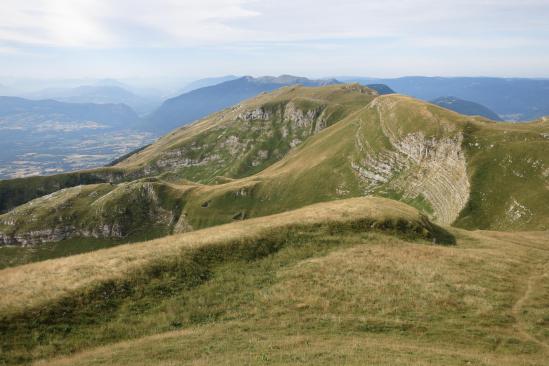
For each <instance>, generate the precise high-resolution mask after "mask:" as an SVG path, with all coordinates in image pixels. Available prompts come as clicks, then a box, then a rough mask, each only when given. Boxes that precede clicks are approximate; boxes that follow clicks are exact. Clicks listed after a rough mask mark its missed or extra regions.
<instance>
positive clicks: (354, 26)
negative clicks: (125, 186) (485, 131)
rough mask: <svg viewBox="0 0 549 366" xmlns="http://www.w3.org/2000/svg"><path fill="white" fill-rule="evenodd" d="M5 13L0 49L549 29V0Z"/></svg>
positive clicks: (127, 2) (124, 4)
mask: <svg viewBox="0 0 549 366" xmlns="http://www.w3.org/2000/svg"><path fill="white" fill-rule="evenodd" d="M1 6H2V11H1V13H0V43H1V42H3V43H11V44H31V45H47V46H58V47H118V46H128V47H135V46H142V47H148V46H164V47H179V46H188V45H201V44H206V45H208V44H222V43H231V42H296V41H307V40H318V39H353V38H376V37H377V38H383V37H393V38H400V39H402V40H406V39H408V38H410V39H417V38H421V37H425V38H426V39H429V38H431V39H435V38H436V39H438V40H441V41H442V42H444V39H447V40H448V41H449V42H450V43H451V42H452V40H454V41H456V40H458V39H459V40H460V41H461V42H465V41H467V40H468V39H471V40H473V39H476V40H477V43H478V39H479V38H482V37H483V33H486V32H499V33H501V35H500V36H501V37H505V34H503V33H505V32H510V33H515V34H514V38H515V39H516V38H520V37H518V34H520V33H524V32H526V31H529V32H536V31H537V32H545V33H547V32H549V22H547V17H548V16H549V2H548V1H547V0H522V1H520V2H518V1H516V0H461V1H460V0H388V1H378V0H375V1H372V0H340V1H333V0H330V1H328V0H278V1H271V0H155V1H153V0H24V1H22V0H2V5H1ZM489 38H490V37H488V38H487V42H489V41H491V39H489ZM427 43H428V42H427V41H426V42H424V44H427ZM435 43H436V42H435ZM435 43H431V44H435Z"/></svg>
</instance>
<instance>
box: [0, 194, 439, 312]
mask: <svg viewBox="0 0 549 366" xmlns="http://www.w3.org/2000/svg"><path fill="white" fill-rule="evenodd" d="M357 220H371V221H372V222H385V221H397V220H403V221H406V222H409V223H412V224H414V225H416V226H417V227H425V225H426V224H428V222H427V220H426V219H425V218H424V217H423V216H422V215H421V214H420V213H419V212H418V211H417V210H415V209H413V208H411V207H409V206H407V205H405V204H403V203H400V202H397V201H392V200H387V199H382V198H374V197H367V198H355V199H348V200H341V201H333V202H328V203H321V204H316V205H312V206H308V207H305V208H303V209H299V210H295V211H291V212H287V213H282V214H278V215H273V216H269V217H263V218H257V219H252V220H247V221H243V222H236V223H232V224H227V225H222V226H217V227H213V228H209V229H204V230H199V231H194V232H190V233H185V234H180V235H174V236H168V237H165V238H162V239H157V240H153V241H150V242H145V243H139V244H128V245H122V246H118V247H115V248H112V249H104V250H99V251H96V252H91V253H87V254H81V255H76V256H71V257H67V258H61V259H55V260H48V261H44V262H38V263H33V264H28V265H24V266H20V267H15V268H8V269H4V270H2V271H0V314H8V313H13V312H21V311H24V310H25V309H29V308H33V307H37V306H40V305H41V304H45V303H50V302H53V301H56V300H58V299H60V298H62V297H64V296H67V295H70V294H71V293H72V292H74V291H77V290H82V289H84V288H86V287H90V286H92V285H93V284H96V283H100V282H104V281H108V280H116V279H120V278H123V277H125V276H128V275H130V274H131V273H132V271H136V270H140V269H142V268H146V267H147V266H148V265H150V264H153V263H155V261H158V260H164V259H169V258H170V257H174V256H177V255H180V254H181V253H182V251H185V250H193V249H197V248H203V247H205V246H216V245H224V244H227V245H228V244H230V243H232V242H235V241H246V240H253V239H254V238H260V237H262V236H265V235H269V233H272V232H276V231H279V230H283V229H285V228H289V227H291V226H295V225H305V226H309V225H318V224H322V223H328V222H329V223H345V222H353V221H357ZM425 228H426V227H425Z"/></svg>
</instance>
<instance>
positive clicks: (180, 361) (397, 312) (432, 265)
mask: <svg viewBox="0 0 549 366" xmlns="http://www.w3.org/2000/svg"><path fill="white" fill-rule="evenodd" d="M452 230H453V233H454V234H455V235H456V236H457V237H458V238H459V240H458V244H457V246H444V247H440V246H427V245H425V244H418V243H411V242H407V241H405V240H402V239H398V238H396V237H392V236H387V235H382V234H370V235H367V236H356V237H354V239H353V238H350V239H348V240H351V241H352V240H355V241H356V243H355V245H351V246H350V247H345V248H342V249H339V250H336V251H332V252H330V253H329V254H328V255H326V256H323V257H317V258H312V259H306V260H303V261H300V262H298V263H296V264H294V265H292V266H290V267H284V268H281V269H280V270H279V271H278V273H277V281H276V282H275V283H274V284H273V285H272V286H270V287H268V288H266V289H262V290H259V289H258V290H256V297H255V301H254V302H253V303H251V304H244V305H243V309H240V311H243V312H244V314H245V315H244V316H241V317H235V318H236V320H231V321H227V322H217V323H213V324H210V325H204V326H194V327H191V328H189V329H185V330H182V331H176V332H166V333H163V334H158V335H154V336H149V337H143V338H140V339H137V340H133V341H126V342H120V343H117V344H114V345H109V346H105V347H98V348H96V349H93V350H89V351H85V352H82V353H78V354H76V355H73V356H70V357H66V358H59V359H55V360H53V361H50V362H42V363H38V364H40V365H44V364H45V365H71V366H72V365H98V364H101V365H127V364H131V365H162V366H166V365H212V364H215V365H258V364H269V365H288V364H307V365H335V364H338V365H339V364H345V365H399V364H405V365H490V366H514V365H532V366H533V365H538V366H541V365H545V364H546V360H547V357H548V356H549V350H547V349H546V348H545V347H544V345H546V344H547V340H544V339H542V337H541V336H540V335H539V334H536V333H535V329H533V328H532V325H533V323H532V321H533V320H535V319H528V317H526V318H522V317H521V316H522V315H523V314H529V313H530V312H531V310H532V306H534V305H535V304H536V303H537V305H538V307H541V306H542V305H545V306H546V305H547V296H548V295H549V291H548V289H547V288H544V286H545V285H544V284H543V283H540V282H539V281H538V279H541V278H543V273H544V272H543V271H544V270H547V268H546V267H544V264H546V263H547V260H548V259H549V254H547V251H548V250H549V235H548V233H545V232H530V233H517V234H511V233H505V234H500V233H495V232H486V233H485V232H480V231H478V232H466V231H462V230H457V229H452ZM342 240H347V239H343V238H342ZM540 275H541V276H542V277H541V278H538V277H539V276H540ZM545 276H546V275H545ZM532 278H534V279H536V280H535V281H534V282H532V284H531V285H528V283H529V282H530V280H531V279H532ZM530 286H531V288H530ZM527 288H530V290H528V289H527ZM531 330H534V332H533V333H530V331H531Z"/></svg>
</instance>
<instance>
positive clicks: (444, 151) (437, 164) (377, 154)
mask: <svg viewBox="0 0 549 366" xmlns="http://www.w3.org/2000/svg"><path fill="white" fill-rule="evenodd" d="M380 116H381V114H380ZM380 123H381V126H380V127H381V130H382V131H383V135H384V136H385V137H386V138H387V139H388V141H389V143H390V148H387V149H383V150H381V151H374V150H373V149H372V148H371V147H370V146H369V144H368V142H367V139H366V138H364V137H363V136H361V135H360V133H359V134H357V138H356V140H355V141H356V142H355V143H356V146H357V150H358V151H360V157H359V159H356V160H355V161H353V162H352V167H353V169H354V171H355V172H356V174H357V175H358V176H359V177H360V179H361V180H362V181H363V183H364V186H365V194H371V193H374V192H377V193H381V194H383V192H384V191H389V192H397V193H398V194H400V195H402V197H403V198H404V199H405V200H417V199H419V200H421V199H424V200H426V201H427V202H428V203H429V205H430V206H431V208H432V210H433V219H434V220H436V221H437V222H438V223H441V224H451V223H452V222H453V221H454V220H455V219H456V218H457V217H458V215H459V213H460V211H461V210H462V209H463V208H464V207H465V205H466V204H467V200H468V199H469V193H470V185H469V180H468V176H467V163H466V160H465V154H464V152H463V150H462V142H463V136H462V134H461V133H459V132H458V133H454V134H453V136H452V134H447V136H445V137H441V138H437V137H427V136H425V135H424V134H423V133H422V132H414V133H409V134H406V135H404V136H400V135H399V133H398V132H396V131H392V130H391V129H390V128H389V126H388V125H386V124H385V123H384V121H383V119H382V118H380Z"/></svg>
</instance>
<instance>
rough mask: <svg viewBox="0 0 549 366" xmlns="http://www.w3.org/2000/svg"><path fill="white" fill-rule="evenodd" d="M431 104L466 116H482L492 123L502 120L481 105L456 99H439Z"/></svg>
mask: <svg viewBox="0 0 549 366" xmlns="http://www.w3.org/2000/svg"><path fill="white" fill-rule="evenodd" d="M431 103H433V104H436V105H438V106H440V107H443V108H446V109H450V110H452V111H454V112H457V113H460V114H464V115H466V116H482V117H486V118H488V119H491V120H492V121H501V120H502V119H501V118H500V117H499V116H498V114H497V113H496V112H494V111H492V110H491V109H489V108H487V107H485V106H483V105H482V104H479V103H475V102H470V101H468V100H463V99H459V98H456V97H441V98H437V99H435V100H432V101H431Z"/></svg>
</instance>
